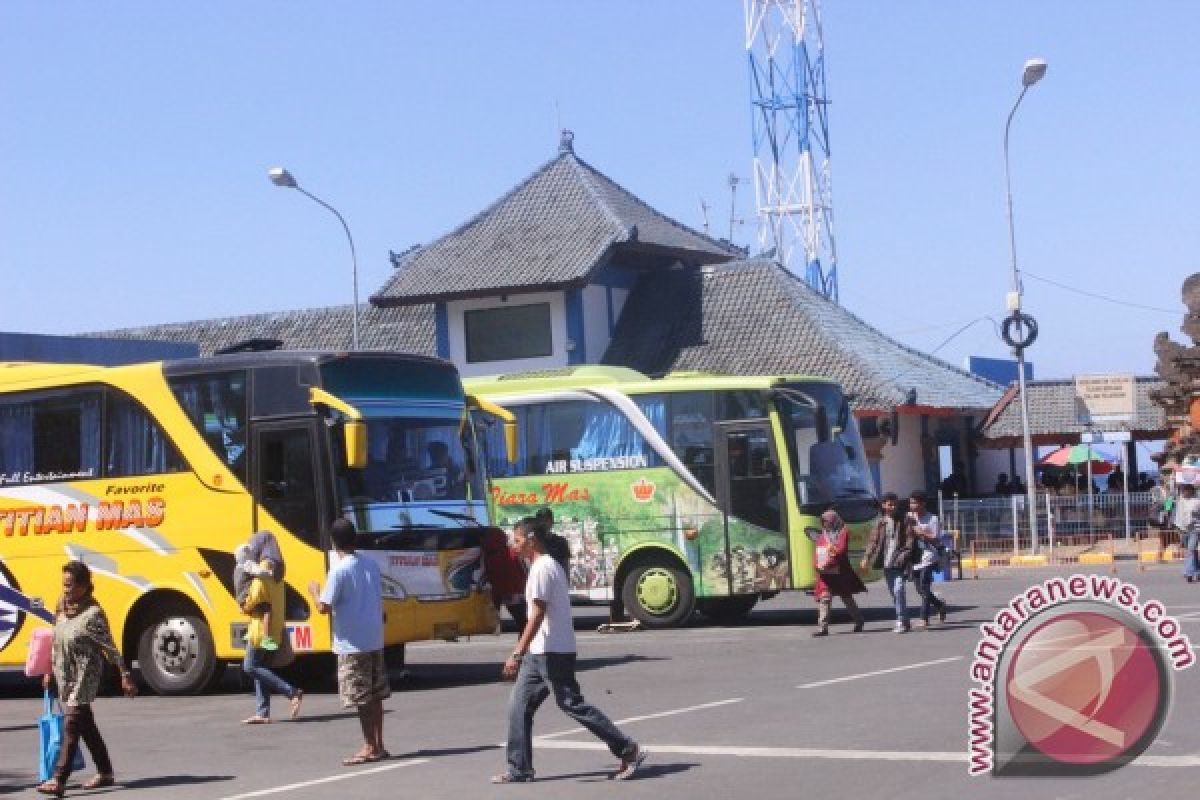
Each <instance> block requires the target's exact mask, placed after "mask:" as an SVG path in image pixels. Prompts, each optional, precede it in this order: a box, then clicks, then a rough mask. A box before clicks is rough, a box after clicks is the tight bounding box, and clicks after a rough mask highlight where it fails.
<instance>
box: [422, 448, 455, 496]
mask: <svg viewBox="0 0 1200 800" xmlns="http://www.w3.org/2000/svg"><path fill="white" fill-rule="evenodd" d="M425 450H426V452H427V453H429V468H430V470H431V471H435V472H443V473H444V474H445V476H446V489H445V492H446V496H447V497H454V498H461V497H462V488H463V480H464V475H463V471H462V468H461V467H459V466H458V465H457V464H455V463H454V460H453V459H451V458H450V446H449V445H448V444H446V443H445V442H436V441H435V442H430V443H429V444H428V445H427V446H426V447H425Z"/></svg>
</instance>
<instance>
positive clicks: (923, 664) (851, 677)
mask: <svg viewBox="0 0 1200 800" xmlns="http://www.w3.org/2000/svg"><path fill="white" fill-rule="evenodd" d="M962 660H963V657H962V656H951V657H950V658H939V659H937V660H935V661H922V662H921V663H919V664H905V665H904V666H902V667H890V668H889V669H877V670H875V671H874V672H860V673H859V674H857V675H843V676H842V677H840V678H830V679H829V680H827V681H816V682H815V683H804V684H801V685H799V686H797V687H796V688H797V689H815V688H816V687H818V686H828V685H829V684H831V683H843V682H844V681H856V680H858V679H859V678H871V677H874V676H876V675H886V674H888V673H889V672H902V671H903V670H906V669H919V668H921V667H932V666H933V665H934V664H948V663H950V662H951V661H962Z"/></svg>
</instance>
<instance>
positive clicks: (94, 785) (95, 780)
mask: <svg viewBox="0 0 1200 800" xmlns="http://www.w3.org/2000/svg"><path fill="white" fill-rule="evenodd" d="M116 783H117V779H116V777H115V776H113V775H112V774H111V773H110V774H108V775H104V774H102V773H99V772H98V773H96V774H95V775H93V776H92V777H91V778H90V779H89V780H87V781H85V782H84V784H83V788H84V789H103V788H104V787H105V786H115V785H116Z"/></svg>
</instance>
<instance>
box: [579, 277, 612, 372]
mask: <svg viewBox="0 0 1200 800" xmlns="http://www.w3.org/2000/svg"><path fill="white" fill-rule="evenodd" d="M583 333H584V339H585V341H586V346H587V349H586V351H585V355H587V363H589V364H596V363H599V361H600V359H601V358H603V357H604V351H605V350H607V349H608V343H609V342H610V341H612V336H611V334H610V332H609V330H608V289H606V288H605V287H603V286H597V285H596V284H591V285H590V286H587V287H585V288H584V290H583Z"/></svg>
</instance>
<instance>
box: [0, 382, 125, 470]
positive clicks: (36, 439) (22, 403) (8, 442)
mask: <svg viewBox="0 0 1200 800" xmlns="http://www.w3.org/2000/svg"><path fill="white" fill-rule="evenodd" d="M101 397H102V396H101V393H100V391H99V390H98V389H93V388H88V389H75V390H68V391H56V392H45V393H39V394H30V395H25V396H16V397H13V398H11V399H10V398H5V401H4V402H2V403H0V485H5V484H21V483H41V482H46V481H61V480H75V479H87V478H98V477H100V416H101V415H100V403H101Z"/></svg>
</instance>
